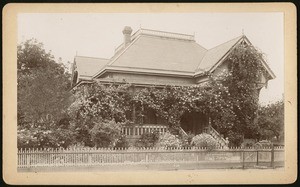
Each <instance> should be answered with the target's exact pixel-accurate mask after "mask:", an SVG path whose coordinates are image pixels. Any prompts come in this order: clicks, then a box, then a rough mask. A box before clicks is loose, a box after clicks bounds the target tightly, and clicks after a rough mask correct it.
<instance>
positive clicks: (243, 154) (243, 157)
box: [242, 149, 245, 169]
mask: <svg viewBox="0 0 300 187" xmlns="http://www.w3.org/2000/svg"><path fill="white" fill-rule="evenodd" d="M242 159H243V166H242V167H243V169H245V152H244V149H243V150H242Z"/></svg>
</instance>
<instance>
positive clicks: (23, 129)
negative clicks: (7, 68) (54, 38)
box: [17, 39, 72, 148]
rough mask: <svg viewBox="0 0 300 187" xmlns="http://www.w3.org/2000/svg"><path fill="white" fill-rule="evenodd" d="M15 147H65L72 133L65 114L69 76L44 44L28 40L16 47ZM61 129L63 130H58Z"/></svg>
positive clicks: (67, 101)
mask: <svg viewBox="0 0 300 187" xmlns="http://www.w3.org/2000/svg"><path fill="white" fill-rule="evenodd" d="M17 68H18V69H17V70H18V74H17V81H18V86H17V91H18V94H17V96H18V106H17V108H18V116H17V118H18V147H19V148H21V147H28V146H30V147H58V146H63V147H65V146H67V145H68V144H70V143H71V142H72V141H71V140H70V137H72V136H71V134H72V133H71V131H70V129H69V124H68V116H67V115H66V113H65V111H66V109H67V107H68V104H69V100H68V99H69V92H68V89H69V88H70V83H69V82H70V81H69V77H70V75H69V74H68V73H67V72H66V71H65V66H64V65H63V64H62V63H56V62H55V60H54V57H53V56H52V55H51V53H50V52H46V51H45V49H44V48H43V44H42V43H39V42H38V41H37V40H34V39H31V40H27V41H25V42H24V43H21V44H19V45H18V47H17ZM61 126H64V127H61Z"/></svg>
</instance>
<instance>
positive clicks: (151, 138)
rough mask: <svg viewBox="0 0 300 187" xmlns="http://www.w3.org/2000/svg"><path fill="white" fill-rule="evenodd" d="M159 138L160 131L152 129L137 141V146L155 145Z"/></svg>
mask: <svg viewBox="0 0 300 187" xmlns="http://www.w3.org/2000/svg"><path fill="white" fill-rule="evenodd" d="M158 139H159V131H151V132H150V133H144V134H142V136H141V137H140V138H139V139H138V140H137V141H136V142H135V146H136V147H154V145H155V144H156V142H157V141H158Z"/></svg>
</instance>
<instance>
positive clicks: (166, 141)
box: [155, 132, 181, 148]
mask: <svg viewBox="0 0 300 187" xmlns="http://www.w3.org/2000/svg"><path fill="white" fill-rule="evenodd" d="M180 146H181V142H180V140H179V138H177V136H176V135H173V134H171V133H170V132H166V133H164V134H160V135H159V138H158V141H157V143H156V144H155V147H165V148H169V147H180Z"/></svg>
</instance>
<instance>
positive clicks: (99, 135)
mask: <svg viewBox="0 0 300 187" xmlns="http://www.w3.org/2000/svg"><path fill="white" fill-rule="evenodd" d="M129 87H130V85H115V84H111V85H102V84H101V83H97V82H94V83H92V84H90V85H85V87H79V88H77V89H76V90H74V101H73V103H72V104H71V105H70V107H69V109H68V113H69V115H70V117H71V119H72V120H71V124H72V128H73V129H74V132H75V136H74V137H75V139H76V142H78V143H82V144H84V145H85V146H90V147H94V146H97V147H99V146H103V147H109V146H112V145H113V144H114V141H116V140H117V139H119V138H121V125H124V124H127V123H128V122H129V121H130V115H131V111H132V99H131V95H130V91H129Z"/></svg>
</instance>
